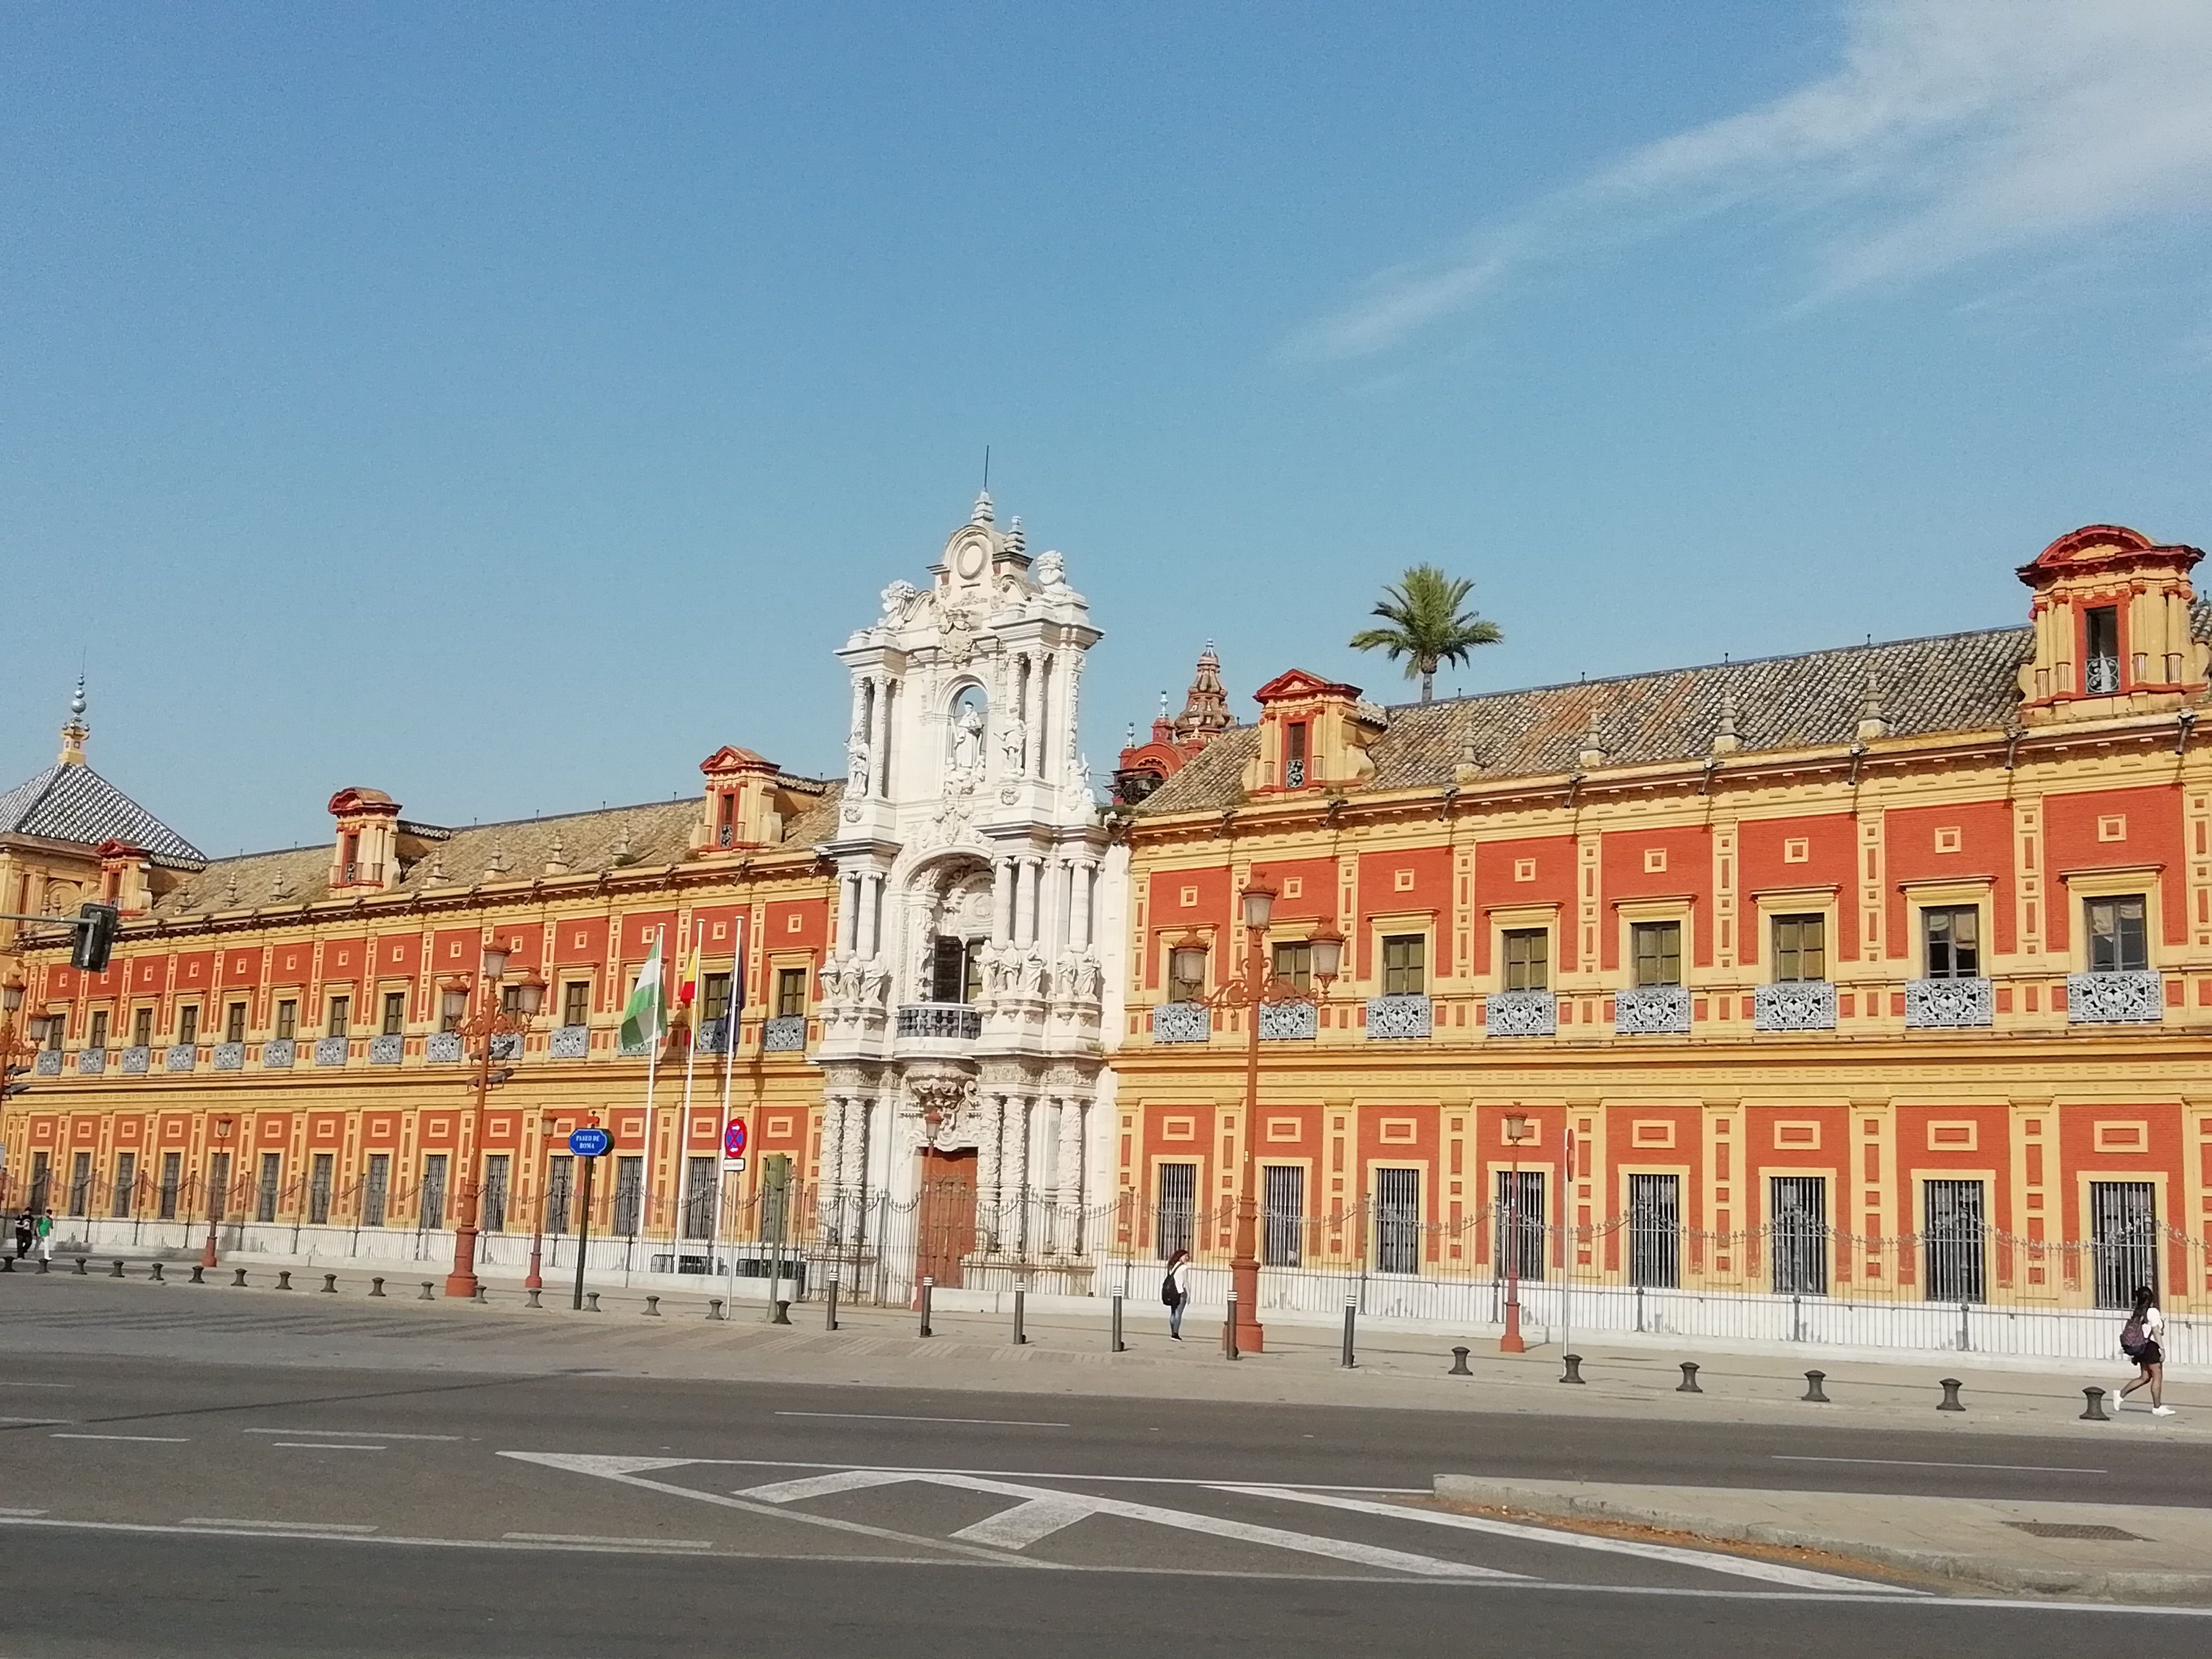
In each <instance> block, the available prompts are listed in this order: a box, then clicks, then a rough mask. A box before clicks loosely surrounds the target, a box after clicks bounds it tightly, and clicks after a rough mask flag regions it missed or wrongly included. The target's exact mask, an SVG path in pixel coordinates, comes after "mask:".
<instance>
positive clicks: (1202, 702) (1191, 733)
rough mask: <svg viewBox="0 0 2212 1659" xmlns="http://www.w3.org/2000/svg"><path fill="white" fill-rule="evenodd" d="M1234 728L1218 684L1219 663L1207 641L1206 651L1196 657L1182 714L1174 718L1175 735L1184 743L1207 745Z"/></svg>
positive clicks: (1222, 688)
mask: <svg viewBox="0 0 2212 1659" xmlns="http://www.w3.org/2000/svg"><path fill="white" fill-rule="evenodd" d="M1234 724H1236V722H1235V720H1233V719H1231V715H1230V713H1229V692H1228V690H1227V688H1226V687H1225V686H1224V685H1223V684H1221V659H1220V658H1219V657H1218V656H1216V655H1215V654H1214V651H1213V641H1212V640H1208V641H1206V649H1205V650H1203V651H1201V652H1200V653H1198V667H1197V670H1196V671H1195V672H1194V674H1193V675H1192V677H1191V682H1190V690H1189V691H1188V694H1187V695H1186V696H1184V698H1183V704H1182V714H1178V715H1177V716H1176V721H1175V734H1176V738H1178V739H1180V740H1181V741H1182V742H1184V743H1190V744H1206V743H1210V742H1212V740H1213V738H1214V736H1215V734H1216V733H1218V732H1225V731H1227V730H1228V729H1229V728H1230V727H1231V726H1233V725H1234Z"/></svg>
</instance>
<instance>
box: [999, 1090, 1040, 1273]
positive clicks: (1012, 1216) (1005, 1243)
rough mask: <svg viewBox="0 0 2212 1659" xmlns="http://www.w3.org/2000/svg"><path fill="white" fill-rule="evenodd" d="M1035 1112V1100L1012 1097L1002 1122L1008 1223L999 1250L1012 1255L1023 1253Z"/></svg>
mask: <svg viewBox="0 0 2212 1659" xmlns="http://www.w3.org/2000/svg"><path fill="white" fill-rule="evenodd" d="M1035 1110H1036V1102H1035V1101H1034V1100H1031V1099H1028V1098H1025V1097H1022V1096H1019V1095H1013V1096H1009V1097H1007V1099H1006V1113H1005V1115H1004V1118H1003V1120H1002V1121H1003V1133H1004V1136H1005V1139H1004V1142H1003V1145H1002V1149H1001V1152H1000V1160H999V1183H1000V1194H1001V1197H1000V1204H1001V1208H1002V1211H1003V1212H1004V1214H1005V1216H1006V1220H1005V1222H1004V1223H1003V1224H1002V1225H1001V1226H1000V1237H999V1248H1000V1249H1001V1250H1004V1251H1007V1252H1009V1253H1018V1252H1020V1251H1021V1249H1022V1248H1023V1244H1024V1223H1025V1217H1026V1213H1027V1210H1026V1200H1027V1199H1028V1197H1029V1190H1030V1166H1029V1146H1030V1139H1029V1120H1030V1113H1031V1112H1033V1111H1035Z"/></svg>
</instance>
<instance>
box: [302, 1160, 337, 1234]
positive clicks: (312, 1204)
mask: <svg viewBox="0 0 2212 1659" xmlns="http://www.w3.org/2000/svg"><path fill="white" fill-rule="evenodd" d="M336 1164H337V1159H336V1158H335V1157H334V1156H333V1155H332V1154H331V1153H329V1152H317V1153H316V1154H315V1162H314V1164H313V1169H312V1170H310V1172H309V1174H308V1176H307V1225H309V1226H311V1227H323V1226H327V1225H329V1224H330V1219H331V1172H332V1170H333V1169H334V1168H335V1166H336Z"/></svg>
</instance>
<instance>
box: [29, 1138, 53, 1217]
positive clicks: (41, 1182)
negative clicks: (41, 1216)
mask: <svg viewBox="0 0 2212 1659" xmlns="http://www.w3.org/2000/svg"><path fill="white" fill-rule="evenodd" d="M52 1182H53V1165H52V1161H51V1160H50V1159H49V1158H47V1156H46V1153H44V1152H33V1153H32V1154H31V1207H32V1208H33V1210H44V1209H45V1208H46V1199H47V1193H46V1188H48V1187H49V1186H51V1185H52Z"/></svg>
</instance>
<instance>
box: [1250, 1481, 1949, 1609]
mask: <svg viewBox="0 0 2212 1659" xmlns="http://www.w3.org/2000/svg"><path fill="white" fill-rule="evenodd" d="M1221 1490H1223V1491H1225V1492H1243V1494H1244V1495H1245V1496H1246V1497H1248V1498H1282V1499H1284V1500H1285V1501H1287V1502H1289V1503H1293V1504H1322V1505H1323V1506H1325V1507H1327V1508H1328V1509H1333V1510H1356V1511H1358V1513H1360V1514H1363V1515H1387V1516H1394V1517H1395V1518H1396V1519H1398V1520H1401V1521H1418V1522H1425V1523H1426V1524H1427V1525H1430V1526H1434V1527H1455V1528H1459V1529H1460V1530H1462V1531H1464V1532H1482V1533H1489V1534H1492V1536H1495V1537H1498V1538H1517V1539H1522V1540H1525V1541H1528V1542H1530V1543H1536V1544H1563V1545H1565V1547H1567V1548H1569V1549H1577V1550H1597V1551H1600V1552H1601V1553H1605V1554H1607V1555H1634V1556H1640V1557H1642V1558H1643V1559H1645V1560H1647V1561H1667V1562H1671V1563H1673V1564H1674V1565H1677V1566H1685V1567H1700V1568H1703V1569H1705V1571H1709V1572H1725V1573H1729V1574H1731V1575H1733V1576H1734V1577H1739V1578H1763V1579H1765V1581H1766V1582H1767V1583H1771V1584H1791V1585H1795V1586H1796V1587H1797V1588H1798V1589H1826V1590H1840V1589H1852V1590H1862V1591H1864V1590H1875V1591H1881V1592H1883V1593H1886V1594H1888V1595H1922V1594H1923V1593H1924V1592H1923V1591H1920V1590H1911V1589H1893V1588H1892V1587H1891V1586H1889V1585H1887V1584H1881V1583H1875V1581H1873V1580H1871V1579H1864V1578H1847V1577H1844V1575H1843V1574H1841V1573H1833V1572H1814V1571H1811V1570H1809V1569H1808V1568H1805V1567H1785V1566H1784V1565H1781V1564H1780V1563H1778V1562H1774V1561H1760V1560H1757V1559H1753V1558H1752V1557H1749V1556H1742V1555H1723V1554H1719V1553H1708V1552H1706V1551H1704V1550H1692V1549H1682V1548H1679V1547H1676V1546H1674V1545H1672V1544H1645V1543H1639V1542H1638V1541H1635V1540H1633V1539H1628V1538H1601V1537H1599V1536H1597V1535H1596V1534H1592V1533H1586V1532H1554V1531H1553V1530H1552V1529H1551V1528H1548V1527H1524V1526H1522V1525H1520V1524H1518V1523H1517V1522H1511V1521H1494V1520H1492V1519H1491V1518H1490V1517H1489V1516H1486V1515H1455V1514H1454V1513H1452V1512H1451V1511H1449V1510H1416V1509H1407V1508H1406V1507H1405V1506H1404V1505H1402V1504H1370V1503H1364V1502H1362V1501H1361V1500H1360V1499H1358V1498H1334V1497H1329V1496H1327V1495H1324V1494H1322V1493H1320V1492H1296V1491H1293V1490H1291V1488H1290V1487H1288V1486H1225V1487H1223V1488H1222V1489H1221Z"/></svg>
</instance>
